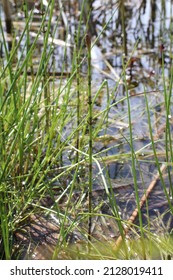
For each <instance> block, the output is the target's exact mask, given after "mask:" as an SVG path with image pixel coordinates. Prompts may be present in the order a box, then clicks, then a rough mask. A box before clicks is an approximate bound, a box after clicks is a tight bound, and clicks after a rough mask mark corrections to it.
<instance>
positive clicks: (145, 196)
mask: <svg viewBox="0 0 173 280" xmlns="http://www.w3.org/2000/svg"><path fill="white" fill-rule="evenodd" d="M165 169H166V165H165V164H162V166H161V168H160V172H162V173H163V172H164V170H165ZM159 178H160V174H159V172H158V173H157V175H156V176H155V177H154V179H153V180H152V181H151V183H150V184H149V186H148V188H147V190H146V193H145V194H144V195H143V196H142V198H141V200H140V209H141V208H142V207H143V205H144V203H145V202H146V200H147V198H148V197H149V195H150V193H151V192H152V190H153V189H154V187H155V185H156V183H157V181H158V180H159ZM137 215H138V208H136V209H135V210H134V211H133V213H132V215H131V216H130V218H129V219H128V223H127V226H126V228H125V229H124V236H126V235H127V233H128V232H129V230H130V228H131V226H132V224H133V223H134V221H135V219H136V217H137ZM122 241H123V238H122V236H121V235H120V236H119V237H118V238H117V240H116V242H115V245H114V246H113V250H115V251H116V250H118V248H119V247H120V245H121V242H122Z"/></svg>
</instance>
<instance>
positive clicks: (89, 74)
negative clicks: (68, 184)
mask: <svg viewBox="0 0 173 280" xmlns="http://www.w3.org/2000/svg"><path fill="white" fill-rule="evenodd" d="M85 42H86V46H87V51H88V125H89V180H88V183H89V186H88V214H89V218H88V242H89V243H90V241H91V223H92V218H91V213H92V96H91V38H90V36H89V34H87V35H86V37H85ZM89 247H90V246H89Z"/></svg>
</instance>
